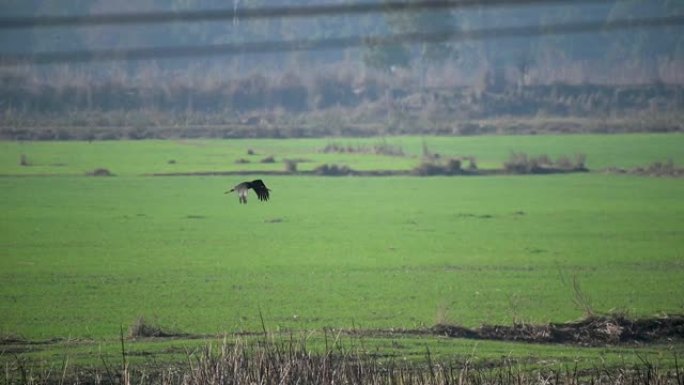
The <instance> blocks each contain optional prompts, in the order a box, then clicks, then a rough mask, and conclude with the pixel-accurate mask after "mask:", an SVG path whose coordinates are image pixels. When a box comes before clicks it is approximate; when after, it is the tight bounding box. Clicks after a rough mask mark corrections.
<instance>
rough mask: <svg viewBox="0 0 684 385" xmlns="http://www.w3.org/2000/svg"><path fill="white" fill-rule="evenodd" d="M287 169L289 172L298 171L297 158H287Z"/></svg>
mask: <svg viewBox="0 0 684 385" xmlns="http://www.w3.org/2000/svg"><path fill="white" fill-rule="evenodd" d="M284 162H285V171H287V172H289V173H293V174H294V173H296V172H297V163H298V162H297V161H296V160H295V159H285V160H284Z"/></svg>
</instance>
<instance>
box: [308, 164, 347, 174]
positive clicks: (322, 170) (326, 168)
mask: <svg viewBox="0 0 684 385" xmlns="http://www.w3.org/2000/svg"><path fill="white" fill-rule="evenodd" d="M353 172H354V171H353V170H352V169H351V168H349V167H348V166H346V165H341V166H338V165H336V164H323V165H320V166H318V167H316V168H315V169H314V173H316V174H318V175H326V176H341V175H350V174H352V173H353Z"/></svg>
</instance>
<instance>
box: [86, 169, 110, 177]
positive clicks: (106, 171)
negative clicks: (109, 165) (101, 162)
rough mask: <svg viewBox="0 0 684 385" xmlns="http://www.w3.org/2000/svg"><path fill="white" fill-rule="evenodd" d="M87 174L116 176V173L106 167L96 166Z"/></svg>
mask: <svg viewBox="0 0 684 385" xmlns="http://www.w3.org/2000/svg"><path fill="white" fill-rule="evenodd" d="M86 175H89V176H114V173H112V172H111V171H109V169H106V168H96V169H94V170H93V171H90V172H87V173H86Z"/></svg>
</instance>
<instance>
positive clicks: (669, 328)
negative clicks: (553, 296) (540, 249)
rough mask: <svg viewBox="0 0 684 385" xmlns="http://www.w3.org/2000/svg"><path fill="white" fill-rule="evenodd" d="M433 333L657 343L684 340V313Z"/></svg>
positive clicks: (586, 342) (563, 341)
mask: <svg viewBox="0 0 684 385" xmlns="http://www.w3.org/2000/svg"><path fill="white" fill-rule="evenodd" d="M429 332H430V333H432V334H437V335H444V336H448V337H454V338H471V339H483V340H500V341H521V342H532V343H559V344H577V345H584V346H597V345H606V344H621V343H657V342H670V341H675V340H678V341H682V340H684V315H671V316H666V317H662V318H647V319H638V320H630V319H627V318H625V317H623V316H602V317H598V316H595V317H590V318H587V319H584V320H581V321H577V322H570V323H551V324H547V325H528V324H515V325H512V326H498V325H483V326H480V327H479V328H476V329H468V328H464V327H461V326H456V325H444V324H441V325H436V326H433V327H432V328H430V330H429Z"/></svg>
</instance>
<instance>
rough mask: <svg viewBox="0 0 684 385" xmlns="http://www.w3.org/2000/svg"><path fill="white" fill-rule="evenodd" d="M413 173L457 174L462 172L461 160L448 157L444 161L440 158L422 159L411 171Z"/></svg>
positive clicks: (427, 174) (420, 174)
mask: <svg viewBox="0 0 684 385" xmlns="http://www.w3.org/2000/svg"><path fill="white" fill-rule="evenodd" d="M411 172H412V173H413V174H414V175H419V176H430V175H458V174H462V173H463V169H462V168H461V160H460V159H457V158H449V159H447V160H446V162H443V161H442V160H441V159H439V158H437V159H424V160H423V161H422V162H421V163H420V164H419V165H418V166H416V167H415V168H413V170H412V171H411Z"/></svg>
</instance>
